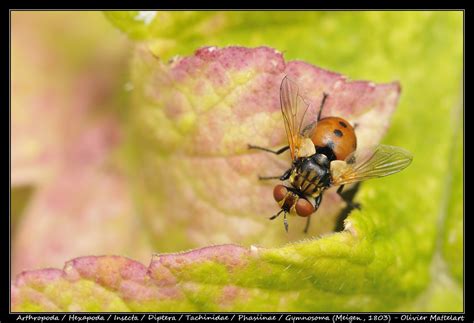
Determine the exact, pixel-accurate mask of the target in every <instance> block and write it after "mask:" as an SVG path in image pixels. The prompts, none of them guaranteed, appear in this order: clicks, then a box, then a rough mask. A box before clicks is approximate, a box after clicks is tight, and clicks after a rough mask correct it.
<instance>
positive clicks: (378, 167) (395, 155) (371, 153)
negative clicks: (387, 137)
mask: <svg viewBox="0 0 474 323" xmlns="http://www.w3.org/2000/svg"><path fill="white" fill-rule="evenodd" d="M412 159H413V156H412V154H411V153H410V152H409V151H408V150H406V149H403V148H400V147H395V146H387V145H378V146H375V147H370V148H365V149H360V150H357V151H355V152H354V153H352V154H350V155H349V156H348V157H347V158H346V160H345V161H339V160H335V161H332V162H331V176H332V184H333V185H336V186H337V185H344V184H350V183H355V182H360V181H365V180H367V179H371V178H377V177H383V176H388V175H391V174H395V173H398V172H399V171H401V170H403V169H404V168H406V167H407V166H408V165H410V163H411V161H412Z"/></svg>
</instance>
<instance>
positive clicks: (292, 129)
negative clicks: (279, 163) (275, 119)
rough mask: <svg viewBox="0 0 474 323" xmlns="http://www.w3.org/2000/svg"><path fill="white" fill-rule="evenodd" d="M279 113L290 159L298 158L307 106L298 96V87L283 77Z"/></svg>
mask: <svg viewBox="0 0 474 323" xmlns="http://www.w3.org/2000/svg"><path fill="white" fill-rule="evenodd" d="M280 105H281V113H282V114H283V120H284V123H285V130H286V136H287V138H288V145H289V146H290V153H291V159H293V160H294V159H296V158H298V157H299V154H298V152H299V148H300V146H301V144H302V135H301V132H302V125H303V120H304V116H305V115H306V111H308V108H309V104H307V103H306V102H305V101H304V99H303V98H302V97H301V96H300V95H299V89H298V85H297V84H296V82H295V81H293V80H291V79H290V78H288V76H285V77H284V78H283V80H282V82H281V86H280Z"/></svg>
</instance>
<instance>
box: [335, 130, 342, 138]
mask: <svg viewBox="0 0 474 323" xmlns="http://www.w3.org/2000/svg"><path fill="white" fill-rule="evenodd" d="M333 132H334V134H335V135H336V136H338V137H342V131H341V130H339V129H335V130H334V131H333Z"/></svg>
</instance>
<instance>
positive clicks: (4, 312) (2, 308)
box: [0, 1, 473, 323]
mask: <svg viewBox="0 0 474 323" xmlns="http://www.w3.org/2000/svg"><path fill="white" fill-rule="evenodd" d="M405 2H407V3H408V4H409V5H408V6H406V3H405ZM35 4H36V3H35ZM82 4H83V5H88V4H89V1H87V2H85V3H82ZM160 4H161V5H163V4H165V3H164V2H161V1H160ZM357 4H358V5H359V6H360V8H357V9H353V8H350V6H348V7H347V8H346V9H334V7H333V6H332V5H330V4H329V3H326V5H330V6H328V7H320V8H317V9H316V8H314V9H283V8H281V9H270V10H277V11H283V10H289V11H290V10H291V11H294V10H296V11H298V10H328V11H339V10H341V11H377V10H384V11H391V10H394V11H411V10H413V11H426V10H430V11H431V10H433V11H458V10H461V11H463V13H464V14H463V51H464V55H463V104H464V105H463V126H464V131H463V145H464V147H465V144H466V141H465V129H466V128H465V117H466V115H465V106H466V97H465V87H466V85H465V84H466V77H465V76H466V75H465V70H466V64H465V62H466V60H465V57H466V46H465V44H466V38H465V37H466V13H467V10H466V9H465V4H464V2H463V1H461V2H459V1H457V2H453V1H450V2H449V5H450V8H451V9H450V8H446V9H439V8H426V5H429V3H426V4H425V5H424V6H419V7H414V8H409V7H410V5H413V4H414V3H413V2H411V1H402V2H400V1H397V4H398V5H404V6H405V9H395V8H393V7H392V8H391V9H383V8H380V9H374V8H373V3H371V4H367V2H366V1H365V2H364V1H362V2H360V1H359V2H358V3H357ZM385 4H387V3H385ZM62 5H64V4H62ZM154 5H155V6H156V3H155V4H154ZM175 5H176V3H173V6H175ZM221 5H223V4H222V3H219V6H221ZM312 5H314V4H312ZM29 7H30V8H31V7H34V6H29ZM407 7H408V8H407ZM17 10H19V11H23V10H34V11H36V10H38V11H46V10H48V11H49V10H54V11H62V10H68V9H66V8H65V9H19V8H18V9H11V8H10V9H9V10H8V19H4V23H5V24H6V23H7V21H8V28H4V30H5V32H8V36H7V37H8V42H9V54H8V67H7V69H8V81H7V82H8V94H5V95H4V96H3V97H4V98H6V97H8V98H9V101H8V106H9V110H8V128H7V127H5V129H8V138H9V144H8V147H9V156H10V158H9V161H8V164H9V174H8V178H9V188H8V190H9V191H8V192H9V193H8V205H9V214H10V211H11V210H10V195H11V106H10V102H11V65H10V60H11V11H17ZM80 10H81V11H82V10H84V11H92V10H93V11H96V10H107V11H108V10H124V9H80ZM126 10H137V9H126ZM138 10H139V9H138ZM162 10H228V9H225V8H221V9H212V8H210V9H162ZM231 10H268V9H231ZM5 18H6V17H5ZM3 89H5V90H6V89H7V87H6V86H5V87H3ZM464 147H463V152H464V153H465V148H464ZM463 157H464V156H463ZM465 170H466V169H465V162H464V158H463V171H464V176H463V188H464V190H463V201H465V199H464V197H465V187H466V186H465V180H464V178H465V174H466V173H465ZM5 196H7V194H5ZM463 211H464V226H463V232H464V250H463V251H464V260H465V259H466V242H467V241H468V240H469V238H470V237H469V235H466V226H467V223H468V222H469V217H466V216H465V214H466V213H465V203H463ZM1 219H2V220H1V221H3V225H2V228H4V230H6V229H7V228H8V236H7V235H6V234H4V235H2V236H3V237H4V238H3V239H8V242H6V243H3V244H2V246H5V247H6V246H7V245H8V246H9V248H8V254H9V275H8V280H6V279H2V280H1V281H2V282H1V285H0V290H1V291H2V296H4V295H5V292H6V291H8V297H6V298H4V297H2V298H1V300H2V301H1V305H0V314H1V317H0V323H2V322H10V321H17V320H19V321H22V322H24V321H37V320H38V317H40V316H54V315H56V316H59V317H60V318H62V319H63V320H64V321H69V320H68V318H69V317H70V316H71V315H72V316H74V315H76V316H77V317H83V318H84V319H83V320H85V318H86V317H88V316H89V317H94V316H97V315H100V314H102V315H104V316H106V317H107V316H109V315H117V316H120V315H122V316H132V315H133V313H111V312H103V313H65V312H58V313H12V312H10V310H11V308H10V299H11V282H13V280H12V277H11V223H10V217H8V219H7V217H6V216H3V217H1ZM7 221H8V223H7ZM463 269H464V276H463V277H464V281H463V283H464V284H463V285H464V286H463V295H464V299H463V303H464V312H462V313H451V312H422V313H406V315H408V316H409V317H411V318H412V319H411V321H413V320H414V321H418V320H417V319H416V318H417V317H419V316H420V315H421V316H423V315H427V316H430V315H440V316H442V315H451V314H452V315H453V317H454V320H456V321H459V320H460V319H461V318H464V319H462V321H464V320H469V321H471V320H473V317H472V316H471V314H470V313H467V312H468V311H469V312H470V310H471V308H472V307H471V306H469V305H470V304H469V305H468V303H469V300H468V298H466V284H467V283H468V282H469V278H468V277H467V276H466V261H464V262H463ZM148 314H151V315H157V314H158V313H135V315H136V316H138V317H139V318H140V317H142V316H143V315H145V316H146V315H148ZM162 314H165V315H167V316H169V317H175V318H176V319H179V320H186V318H185V316H186V315H187V314H193V315H200V316H202V318H201V319H198V321H202V320H204V321H207V320H213V319H212V317H214V318H216V316H217V315H229V316H232V315H234V318H235V317H237V316H238V315H239V314H247V315H249V317H251V316H252V315H253V316H255V317H260V318H262V317H263V316H264V315H276V316H277V317H280V315H281V316H283V315H290V314H291V315H295V316H298V315H305V316H308V317H317V316H318V315H319V316H321V315H330V316H331V318H332V320H331V322H334V318H333V316H334V315H336V314H343V315H348V316H350V315H354V316H357V317H361V318H364V319H367V320H368V317H369V316H370V315H372V314H380V315H383V314H388V315H390V320H392V321H398V320H399V319H400V318H401V317H402V315H404V314H405V313H399V312H374V313H351V312H341V313H336V312H330V313H291V312H279V313H272V314H270V313H267V314H264V313H259V312H241V313H239V312H222V313H217V312H216V313H192V312H179V313H176V312H174V313H173V312H167V313H162ZM28 315H29V316H31V318H25V319H18V317H19V316H23V317H25V316H28ZM183 316H184V318H183ZM397 317H399V318H398V319H397ZM91 320H92V319H91ZM142 320H143V322H146V321H148V319H147V318H143V319H142ZM214 320H215V319H214ZM232 320H234V319H232ZM257 320H258V321H261V319H254V320H253V321H257ZM354 320H356V319H354ZM110 321H115V320H113V319H111V320H110ZM152 321H153V320H152ZM310 321H312V320H311V319H310ZM382 321H386V320H382ZM440 321H445V320H440ZM154 322H156V320H155V321H154Z"/></svg>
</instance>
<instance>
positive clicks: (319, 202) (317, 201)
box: [303, 194, 323, 233]
mask: <svg viewBox="0 0 474 323" xmlns="http://www.w3.org/2000/svg"><path fill="white" fill-rule="evenodd" d="M322 200H323V194H320V195H318V196H317V197H316V198H315V199H314V212H316V211H317V210H318V209H319V205H320V204H321V201H322ZM310 222H311V215H310V216H308V218H307V219H306V225H305V227H304V230H303V232H304V233H308V229H309V224H310Z"/></svg>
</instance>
